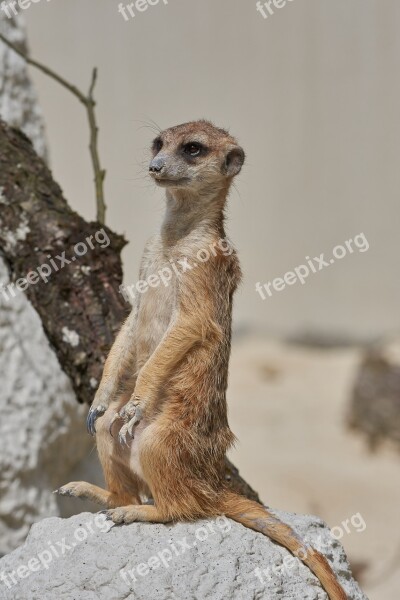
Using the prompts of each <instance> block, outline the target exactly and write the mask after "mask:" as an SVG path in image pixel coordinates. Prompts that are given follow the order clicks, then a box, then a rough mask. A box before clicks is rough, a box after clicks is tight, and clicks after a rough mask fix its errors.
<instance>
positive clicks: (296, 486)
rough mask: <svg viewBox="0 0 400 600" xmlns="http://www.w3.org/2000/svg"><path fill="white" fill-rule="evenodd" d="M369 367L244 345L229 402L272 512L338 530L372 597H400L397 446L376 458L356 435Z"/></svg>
mask: <svg viewBox="0 0 400 600" xmlns="http://www.w3.org/2000/svg"><path fill="white" fill-rule="evenodd" d="M359 360H360V351H359V350H357V349H349V348H346V349H334V350H332V349H329V350H321V349H309V348H302V347H299V346H289V345H284V344H279V343H277V342H272V341H267V340H264V339H258V338H243V339H235V340H234V344H233V354H232V362H231V369H230V384H229V395H228V398H229V406H230V424H231V427H232V429H233V431H234V432H235V434H236V435H237V437H238V438H239V441H238V443H237V446H236V448H235V450H234V451H232V452H231V455H230V456H231V458H232V459H233V461H234V462H235V464H236V466H238V467H239V468H240V470H241V473H242V475H243V476H244V477H245V478H246V479H247V481H249V483H251V484H252V485H253V487H254V488H255V489H256V490H257V491H258V492H259V493H260V496H261V498H262V500H263V501H264V502H265V503H266V504H268V505H269V506H271V507H276V508H280V509H285V510H288V511H293V512H300V513H301V512H304V513H313V514H317V515H319V516H321V517H322V518H323V519H324V520H325V521H327V523H329V525H330V526H331V527H332V528H333V527H340V530H339V529H334V530H333V531H334V532H335V535H337V536H339V535H340V534H341V532H342V533H343V537H342V538H341V542H342V543H343V545H344V547H345V549H346V552H347V554H348V556H349V559H350V561H351V564H352V566H353V570H354V572H355V574H356V576H357V579H358V580H359V581H360V583H361V585H362V587H363V589H364V591H365V593H366V594H367V595H368V597H369V598H370V600H394V599H395V598H397V597H398V590H399V587H400V550H399V546H400V527H399V526H400V473H399V471H400V455H399V454H397V453H396V452H395V451H394V450H392V449H389V448H385V449H383V450H380V451H379V452H378V453H377V454H371V453H370V452H369V451H368V449H367V447H366V444H365V441H364V440H363V439H362V438H361V437H360V436H358V435H356V434H354V433H352V432H351V431H349V430H348V429H347V428H346V425H345V416H346V409H347V406H348V403H349V398H350V393H351V387H352V383H353V380H354V377H355V373H356V370H357V365H358V363H359ZM354 515H358V516H354ZM352 518H353V522H352ZM346 520H347V522H346ZM353 523H354V524H353ZM363 523H365V527H364V526H363ZM346 529H347V531H346ZM363 529H364V531H362V530H363Z"/></svg>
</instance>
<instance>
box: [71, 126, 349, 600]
mask: <svg viewBox="0 0 400 600" xmlns="http://www.w3.org/2000/svg"><path fill="white" fill-rule="evenodd" d="M193 144H201V145H202V149H201V152H200V154H199V155H198V156H194V155H193V156H192V154H191V152H192V151H193V149H195V151H196V148H198V146H196V145H193ZM188 145H189V146H188ZM243 160H244V152H243V150H242V149H241V148H240V147H239V146H238V145H237V142H236V140H235V139H234V138H232V137H231V136H230V135H229V134H228V133H227V132H226V131H224V130H222V129H218V128H216V127H214V126H213V125H211V124H210V123H208V122H206V121H197V122H193V123H187V124H184V125H180V126H177V127H173V128H171V129H168V130H166V131H165V132H162V133H161V134H160V136H159V138H158V139H157V140H155V143H154V146H153V160H152V162H151V165H150V168H151V169H152V173H151V174H152V176H153V178H154V179H155V181H156V182H157V183H158V184H159V185H161V186H163V187H166V190H167V191H166V199H167V211H166V216H165V219H164V222H163V225H162V228H161V231H160V233H159V234H158V235H156V236H155V237H154V238H152V239H151V240H150V241H149V242H148V244H147V245H146V248H145V251H144V255H143V260H142V265H141V272H140V278H141V279H144V280H146V279H147V278H148V277H149V276H151V275H154V274H156V273H157V272H159V271H160V270H161V269H163V268H165V267H167V266H169V267H171V262H170V261H173V262H175V264H176V262H177V261H179V260H182V259H184V258H187V259H188V261H189V263H191V264H193V263H194V262H196V260H195V258H196V254H197V252H198V251H201V250H204V249H208V250H209V249H210V248H214V252H213V253H212V254H211V256H210V258H209V260H208V261H207V262H200V263H199V262H198V261H197V266H196V267H194V268H193V269H191V270H187V271H186V272H185V273H181V274H179V275H174V276H173V277H172V279H171V281H170V282H169V285H168V286H164V285H162V284H161V285H159V286H158V287H149V289H148V290H147V291H146V292H145V293H144V294H142V295H139V297H138V301H137V303H136V306H135V307H134V308H133V310H132V313H131V315H130V316H129V318H128V319H127V321H126V322H125V324H124V325H123V327H122V329H121V331H120V333H119V335H118V337H117V339H116V341H115V344H114V346H113V348H112V350H111V352H110V354H109V356H108V359H107V362H106V365H105V368H104V374H103V378H102V381H101V384H100V387H99V390H98V392H97V394H96V398H95V400H94V403H93V406H92V409H91V412H90V413H89V420H90V419H91V425H92V426H93V427H94V425H93V423H94V422H95V420H96V419H97V422H96V440H97V447H98V452H99V457H100V460H101V463H102V466H103V470H104V475H105V479H106V485H107V490H108V491H106V490H101V489H100V488H96V487H95V486H92V485H90V484H87V483H84V482H78V483H72V484H68V485H67V486H63V488H61V489H60V490H59V493H62V494H63V493H64V494H69V495H75V496H78V497H90V498H91V499H92V500H95V501H98V502H99V503H102V504H105V505H106V506H108V507H109V508H110V510H109V511H108V515H109V517H110V518H111V519H112V520H113V521H114V522H116V523H122V522H124V523H130V522H133V521H151V522H167V521H171V520H194V519H198V518H200V517H212V516H216V515H221V514H225V515H227V516H228V517H231V518H232V519H235V520H236V521H239V522H240V523H243V524H244V525H245V526H246V527H250V528H252V529H255V530H256V531H259V532H261V533H263V534H265V535H267V536H269V537H270V538H272V539H273V540H275V541H277V542H279V543H280V544H282V545H284V546H285V547H286V548H288V549H289V550H290V551H291V552H293V553H294V554H297V555H299V557H300V558H301V559H302V560H304V562H305V563H306V564H307V565H308V566H309V567H310V569H311V570H312V571H313V572H314V573H315V574H316V575H317V577H318V578H319V579H320V581H321V583H322V585H323V586H324V588H325V590H326V591H327V593H328V594H329V597H330V599H331V600H345V599H346V594H345V592H344V590H343V589H342V588H341V586H340V585H339V583H338V582H337V580H336V578H335V575H334V573H333V571H332V569H331V568H330V566H329V564H328V562H327V560H326V559H325V558H324V557H323V556H322V555H321V554H319V553H318V552H316V551H315V550H313V549H312V548H310V547H307V546H306V544H304V542H302V540H301V539H300V538H299V537H298V536H297V535H296V533H295V532H294V531H293V530H292V529H291V528H290V527H289V526H288V525H285V524H284V523H282V522H280V521H278V520H277V519H276V518H275V517H274V516H273V515H272V514H271V513H269V512H268V511H267V510H266V509H265V508H263V507H261V506H259V505H258V504H257V503H255V502H251V501H250V500H247V499H246V498H243V497H241V496H239V495H237V494H234V493H233V492H231V491H229V489H228V487H227V485H226V482H225V479H224V459H225V455H226V452H227V450H228V449H229V447H230V446H231V445H232V443H233V442H234V435H233V434H232V432H231V431H230V429H229V426H228V419H227V406H226V388H227V377H228V362H229V355H230V345H231V316H232V296H233V294H234V292H235V290H236V287H237V285H238V283H239V281H240V277H241V273H240V266H239V262H238V259H237V256H236V253H235V252H234V251H233V249H232V252H231V253H230V254H228V253H227V252H224V251H222V248H221V246H220V240H221V239H224V238H226V235H225V231H224V207H225V202H226V198H227V195H228V192H229V189H230V186H231V183H232V179H233V177H234V176H235V175H236V174H237V173H238V172H239V171H240V169H241V166H242V163H243ZM129 399H131V401H130V402H129ZM131 419H133V420H131ZM129 426H130V427H131V430H132V435H133V439H131V438H129V434H128V433H127V432H128V429H129ZM122 433H123V434H124V435H123V436H125V435H128V444H127V445H124V444H121V440H120V439H119V436H121V434H122ZM111 434H112V435H111ZM123 436H122V437H123ZM144 498H153V499H154V502H155V506H147V505H142V504H141V501H142V500H143V499H144Z"/></svg>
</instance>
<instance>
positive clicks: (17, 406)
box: [0, 12, 91, 555]
mask: <svg viewBox="0 0 400 600" xmlns="http://www.w3.org/2000/svg"><path fill="white" fill-rule="evenodd" d="M0 31H1V32H2V33H3V34H4V35H7V37H8V38H9V39H10V40H12V41H13V42H14V43H18V44H21V45H23V44H24V43H25V34H24V31H23V28H22V27H21V22H20V21H19V20H18V21H15V20H12V19H7V18H6V16H5V14H4V13H3V12H0ZM0 115H1V117H2V118H3V119H5V120H6V121H7V122H9V123H10V124H12V125H14V126H16V127H19V128H21V129H22V130H23V131H24V132H25V133H26V135H28V136H29V137H30V138H31V139H32V141H33V143H34V145H35V148H36V150H37V151H38V152H39V153H40V154H41V155H42V156H44V155H45V153H46V151H45V148H46V143H45V137H44V133H43V123H42V118H41V113H40V109H39V108H38V104H37V99H36V94H35V91H34V89H33V87H32V85H31V83H30V81H29V77H28V73H27V70H26V67H25V63H24V61H23V60H22V59H21V58H19V57H18V56H16V55H15V53H13V52H12V51H11V50H9V49H8V48H6V47H5V46H4V44H2V43H1V42H0ZM0 196H1V194H0ZM0 211H1V203H0ZM7 283H8V274H7V270H6V267H5V265H4V262H3V260H2V259H1V257H0V379H1V386H0V411H1V421H0V555H1V554H5V553H7V552H10V551H11V550H13V549H14V548H16V547H17V546H18V545H20V544H21V543H22V542H23V541H24V539H25V537H26V535H27V533H28V531H29V528H30V526H31V525H32V523H34V522H35V521H37V520H39V519H42V518H44V517H48V516H51V515H57V514H59V508H58V504H57V500H56V499H55V498H54V496H52V495H51V493H50V490H51V489H52V487H51V486H54V487H55V486H56V485H59V484H60V483H62V479H63V478H64V474H65V480H67V479H69V478H70V477H69V473H68V471H69V469H70V467H71V466H72V465H74V464H75V463H76V462H77V461H78V460H79V459H80V458H81V457H82V456H83V455H86V454H87V451H88V448H89V446H90V444H91V441H90V439H89V436H87V435H85V433H84V427H83V413H84V411H85V409H83V408H81V409H79V410H78V406H77V402H76V400H75V398H74V395H73V393H72V390H71V386H70V384H69V381H68V380H67V377H66V375H65V374H64V373H62V371H61V369H60V366H59V364H58V362H57V359H56V357H55V355H54V353H53V351H52V350H51V349H50V347H49V344H48V342H47V339H46V338H45V335H44V333H43V330H42V326H41V324H40V321H39V319H38V317H37V315H36V313H35V311H34V310H33V309H32V307H31V305H30V304H29V302H28V301H27V300H26V298H25V296H24V295H23V294H21V293H19V294H18V295H17V296H16V297H15V298H14V299H12V301H10V300H9V301H7V300H6V299H5V297H4V295H3V294H2V291H1V290H2V288H1V286H2V285H7ZM67 439H68V446H67Z"/></svg>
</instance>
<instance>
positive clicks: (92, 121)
mask: <svg viewBox="0 0 400 600" xmlns="http://www.w3.org/2000/svg"><path fill="white" fill-rule="evenodd" d="M0 40H1V41H2V42H4V44H6V46H8V47H9V48H11V49H12V50H14V52H16V53H17V54H18V55H19V56H21V58H23V59H24V60H25V61H26V62H27V63H28V64H29V65H32V66H33V67H36V68H37V69H39V71H42V73H45V74H46V75H48V77H51V78H52V79H54V80H55V81H57V82H58V83H59V84H60V85H62V86H63V87H65V88H66V89H67V90H69V91H70V92H71V94H73V95H74V96H75V97H76V98H78V100H79V101H80V102H81V103H82V104H83V105H84V106H85V108H86V113H87V117H88V121H89V128H90V144H89V149H90V156H91V158H92V165H93V171H94V183H95V190H96V205H97V220H98V221H99V223H102V224H104V223H105V215H106V208H107V207H106V204H105V200H104V185H103V184H104V179H105V176H106V171H105V170H104V169H102V168H101V164H100V157H99V152H98V145H97V139H98V131H99V129H98V127H97V122H96V112H95V106H96V102H95V100H94V97H93V92H94V87H95V85H96V79H97V69H93V72H92V80H91V84H90V88H89V92H88V94H87V96H85V94H83V93H82V92H81V91H80V90H79V89H78V88H77V87H76V86H75V85H73V84H71V83H69V82H68V81H66V80H65V79H64V78H63V77H61V76H60V75H58V74H57V73H55V72H54V71H53V70H52V69H50V68H49V67H46V66H45V65H42V64H41V63H40V62H38V61H37V60H34V59H33V58H30V57H29V56H28V55H27V54H26V53H25V52H23V51H22V50H20V49H19V48H18V47H17V46H15V45H14V44H13V43H12V42H10V41H9V40H8V39H7V38H6V37H4V35H3V34H1V33H0Z"/></svg>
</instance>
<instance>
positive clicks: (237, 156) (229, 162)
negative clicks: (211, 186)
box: [223, 146, 245, 177]
mask: <svg viewBox="0 0 400 600" xmlns="http://www.w3.org/2000/svg"><path fill="white" fill-rule="evenodd" d="M244 159H245V154H244V150H243V148H241V147H240V146H234V147H233V148H231V149H230V150H229V151H228V153H227V155H226V157H225V162H224V166H223V171H224V173H225V175H227V176H228V177H235V175H238V173H240V170H241V168H242V166H243V163H244Z"/></svg>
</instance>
